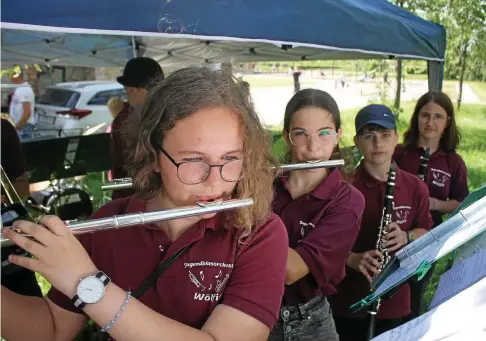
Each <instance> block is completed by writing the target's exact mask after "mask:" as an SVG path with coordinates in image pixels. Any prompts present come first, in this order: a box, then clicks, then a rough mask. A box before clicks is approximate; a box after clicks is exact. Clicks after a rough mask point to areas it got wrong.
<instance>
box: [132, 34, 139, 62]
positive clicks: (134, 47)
mask: <svg viewBox="0 0 486 341" xmlns="http://www.w3.org/2000/svg"><path fill="white" fill-rule="evenodd" d="M132 52H133V58H137V57H138V56H137V43H136V42H135V37H134V36H132Z"/></svg>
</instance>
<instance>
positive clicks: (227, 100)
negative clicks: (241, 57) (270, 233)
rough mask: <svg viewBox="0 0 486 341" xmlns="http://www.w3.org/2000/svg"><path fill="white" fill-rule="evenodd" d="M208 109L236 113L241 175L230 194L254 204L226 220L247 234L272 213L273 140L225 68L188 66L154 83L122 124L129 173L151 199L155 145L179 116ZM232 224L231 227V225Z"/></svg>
mask: <svg viewBox="0 0 486 341" xmlns="http://www.w3.org/2000/svg"><path fill="white" fill-rule="evenodd" d="M212 107H226V108H229V109H231V110H232V111H234V112H236V113H237V114H238V115H239V116H238V117H239V120H240V123H241V125H242V127H243V135H244V137H243V139H244V141H243V150H244V156H243V161H244V162H243V170H242V175H243V177H242V178H241V180H239V181H238V182H237V184H236V187H235V190H234V192H233V196H232V197H233V198H236V199H244V198H253V200H254V204H253V205H252V206H249V207H246V208H242V209H239V210H237V211H230V212H226V213H225V218H226V219H228V220H229V221H230V222H231V224H234V225H235V226H236V228H238V229H241V230H242V234H241V236H242V237H246V236H249V235H250V234H251V232H252V228H253V226H255V225H256V224H258V223H259V222H262V221H263V220H264V219H266V218H267V217H268V215H269V214H270V204H271V201H272V199H273V193H272V189H271V188H272V181H273V180H274V177H275V173H276V172H275V171H274V170H272V169H271V168H270V167H269V166H270V165H275V166H277V161H276V159H275V158H274V157H273V155H272V152H271V142H270V138H269V137H268V135H267V134H266V133H265V130H264V128H263V127H262V124H261V123H260V119H259V117H258V115H257V113H256V112H255V109H254V106H253V103H252V101H251V98H250V97H249V96H248V90H247V89H246V87H245V86H244V84H242V82H241V81H239V80H238V79H237V78H236V77H233V76H232V75H229V74H227V73H224V72H223V71H213V70H210V69H208V68H198V67H190V68H185V69H181V70H178V71H176V72H174V73H172V74H171V75H170V76H169V77H167V78H166V79H165V80H162V81H158V82H155V83H154V84H153V87H151V88H150V90H149V93H148V97H147V100H146V101H145V103H144V104H143V105H142V106H140V107H139V108H136V109H135V112H134V113H133V114H132V115H131V116H130V117H129V118H128V119H127V121H126V122H125V124H124V125H123V129H124V131H123V134H124V136H125V139H126V140H125V141H126V145H127V146H129V147H130V148H127V151H126V153H127V155H126V156H127V158H126V160H129V161H128V164H127V165H126V167H127V170H128V172H129V173H130V175H131V176H132V178H133V185H134V188H135V191H136V192H137V194H138V195H139V196H140V197H142V198H143V199H152V198H155V197H156V196H157V195H158V194H159V193H160V192H161V191H163V184H162V181H161V178H160V175H158V174H157V173H156V171H155V169H156V167H157V160H158V159H157V158H158V151H157V150H158V149H157V146H159V145H161V144H162V141H163V140H164V137H165V135H166V133H167V131H169V130H170V129H172V128H173V127H174V125H175V123H176V121H178V120H182V119H184V118H186V117H188V116H190V115H192V114H193V113H195V112H197V111H199V110H202V109H207V108H212ZM230 226H231V225H230Z"/></svg>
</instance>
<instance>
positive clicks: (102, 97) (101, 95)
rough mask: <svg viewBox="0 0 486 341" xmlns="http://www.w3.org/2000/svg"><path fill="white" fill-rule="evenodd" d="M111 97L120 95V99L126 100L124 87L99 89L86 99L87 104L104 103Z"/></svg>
mask: <svg viewBox="0 0 486 341" xmlns="http://www.w3.org/2000/svg"><path fill="white" fill-rule="evenodd" d="M112 97H120V98H121V99H123V100H126V99H127V98H126V97H127V94H126V92H125V89H115V90H106V91H100V92H98V93H96V94H95V95H94V96H93V97H91V99H90V100H89V101H88V105H106V104H107V103H108V101H109V100H110V98H112Z"/></svg>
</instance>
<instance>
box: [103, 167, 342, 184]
mask: <svg viewBox="0 0 486 341" xmlns="http://www.w3.org/2000/svg"><path fill="white" fill-rule="evenodd" d="M341 166H344V160H342V159H341V160H329V161H317V162H302V163H289V164H285V165H280V167H279V169H280V170H281V171H284V172H290V171H296V170H304V169H314V168H332V167H341ZM270 168H272V169H275V168H276V167H274V166H271V167H270ZM132 187H133V183H132V179H131V178H122V179H114V180H113V181H110V182H108V183H106V184H103V185H101V190H103V191H109V190H113V191H116V190H121V189H128V188H132Z"/></svg>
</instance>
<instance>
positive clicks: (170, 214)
mask: <svg viewBox="0 0 486 341" xmlns="http://www.w3.org/2000/svg"><path fill="white" fill-rule="evenodd" d="M251 205H253V199H251V198H250V199H230V200H226V201H215V202H199V203H197V204H196V205H195V206H187V207H180V208H173V209H166V210H158V211H153V212H145V213H142V212H140V213H131V214H123V215H118V216H116V215H115V216H112V217H109V218H99V219H91V220H86V221H81V222H76V223H67V224H66V225H67V227H69V229H70V230H71V232H72V233H73V234H84V233H91V232H97V231H103V230H111V229H118V228H122V227H129V226H134V225H139V224H148V223H154V222H159V221H166V220H172V219H180V218H187V217H192V216H198V215H203V214H207V213H217V212H223V211H229V210H234V209H238V208H242V207H246V206H251ZM22 235H23V236H25V237H28V238H32V236H31V235H28V234H22ZM9 245H13V243H12V242H11V241H10V240H9V239H6V238H3V237H2V241H1V247H4V246H9Z"/></svg>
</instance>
